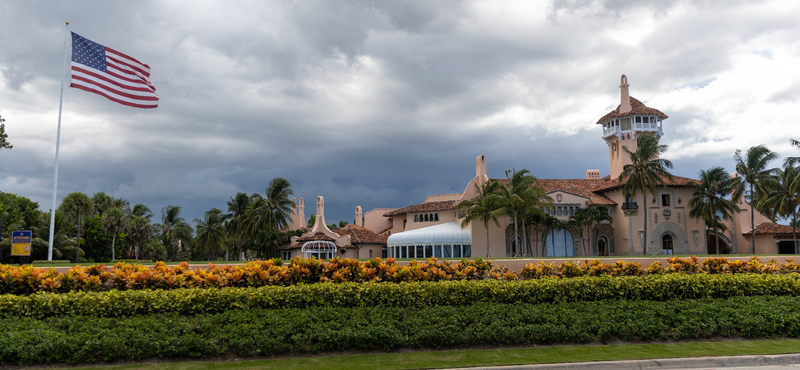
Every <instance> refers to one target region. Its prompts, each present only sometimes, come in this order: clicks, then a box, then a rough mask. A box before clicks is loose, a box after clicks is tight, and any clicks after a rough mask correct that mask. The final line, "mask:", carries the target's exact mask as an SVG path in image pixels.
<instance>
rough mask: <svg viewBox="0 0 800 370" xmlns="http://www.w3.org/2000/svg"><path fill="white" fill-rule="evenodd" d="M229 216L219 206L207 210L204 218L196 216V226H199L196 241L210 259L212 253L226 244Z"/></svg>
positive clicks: (215, 252) (218, 250)
mask: <svg viewBox="0 0 800 370" xmlns="http://www.w3.org/2000/svg"><path fill="white" fill-rule="evenodd" d="M227 218H228V215H227V214H223V213H222V210H220V209H219V208H212V209H211V210H209V211H206V213H205V216H204V217H203V219H202V220H201V219H198V218H195V219H194V222H195V227H196V228H197V237H196V238H195V239H196V242H197V244H198V245H199V246H201V247H202V248H204V249H205V250H206V254H207V256H208V260H209V261H210V260H211V253H212V252H214V256H216V254H217V252H220V251H221V250H222V246H224V245H225V241H226V237H225V220H226V219H227Z"/></svg>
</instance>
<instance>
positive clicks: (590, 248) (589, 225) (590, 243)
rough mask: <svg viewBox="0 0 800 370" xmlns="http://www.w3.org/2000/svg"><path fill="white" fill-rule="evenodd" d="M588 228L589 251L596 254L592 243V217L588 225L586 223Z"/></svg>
mask: <svg viewBox="0 0 800 370" xmlns="http://www.w3.org/2000/svg"><path fill="white" fill-rule="evenodd" d="M586 228H587V229H588V230H589V251H590V252H591V253H592V255H595V253H594V243H592V220H591V219H590V220H589V222H588V225H586Z"/></svg>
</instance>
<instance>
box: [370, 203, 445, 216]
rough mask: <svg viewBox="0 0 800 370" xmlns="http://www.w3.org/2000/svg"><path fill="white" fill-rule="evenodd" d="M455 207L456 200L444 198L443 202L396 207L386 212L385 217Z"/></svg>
mask: <svg viewBox="0 0 800 370" xmlns="http://www.w3.org/2000/svg"><path fill="white" fill-rule="evenodd" d="M453 209H456V201H454V200H444V201H441V202H428V203H422V204H415V205H413V206H408V207H405V208H400V209H396V210H394V211H391V212H388V213H384V214H383V217H392V216H397V215H404V214H408V213H419V212H435V211H450V210H453Z"/></svg>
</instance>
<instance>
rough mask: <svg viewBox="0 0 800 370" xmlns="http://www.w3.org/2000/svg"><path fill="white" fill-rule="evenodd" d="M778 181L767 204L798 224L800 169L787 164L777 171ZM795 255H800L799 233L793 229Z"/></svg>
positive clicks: (778, 213) (774, 183)
mask: <svg viewBox="0 0 800 370" xmlns="http://www.w3.org/2000/svg"><path fill="white" fill-rule="evenodd" d="M776 172H777V173H776V179H777V180H776V181H775V182H773V183H772V185H771V188H770V192H769V195H768V196H767V200H766V204H767V205H768V206H769V207H771V208H772V209H773V210H774V211H773V214H774V215H777V216H781V217H789V216H791V217H792V221H791V224H792V225H795V224H797V207H798V205H800V167H795V166H792V165H791V164H790V163H785V164H784V166H783V169H778V170H777V171H776ZM792 240H793V242H794V253H795V254H800V250H798V246H797V232H796V230H795V228H792Z"/></svg>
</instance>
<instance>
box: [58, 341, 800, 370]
mask: <svg viewBox="0 0 800 370" xmlns="http://www.w3.org/2000/svg"><path fill="white" fill-rule="evenodd" d="M798 352H800V339H786V340H751V341H723V342H680V343H656V344H612V345H588V346H546V347H530V348H500V349H469V350H447V351H429V352H396V353H375V354H358V355H326V356H314V357H298V358H276V359H269V360H230V361H186V362H166V363H148V362H144V363H136V364H128V365H114V366H107V365H105V366H104V365H96V366H91V367H83V368H73V369H93V368H97V367H104V368H111V369H115V370H116V369H120V370H122V369H149V370H179V369H281V370H293V369H310V368H313V369H322V370H333V369H364V370H374V369H430V368H452V367H470V366H498V365H520V364H546V363H559V362H587V361H616V360H640V359H653V358H678V357H708V356H743V355H775V354H788V353H798Z"/></svg>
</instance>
